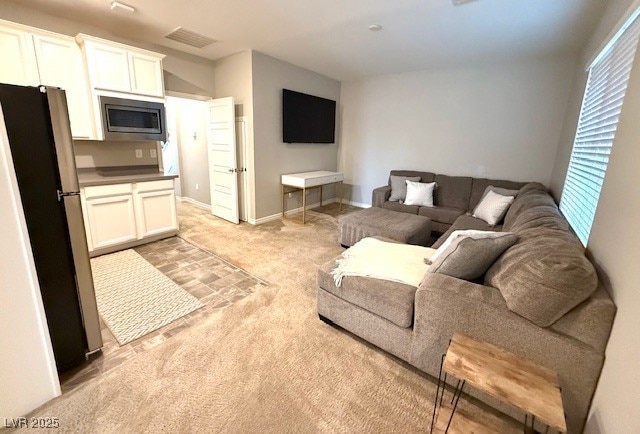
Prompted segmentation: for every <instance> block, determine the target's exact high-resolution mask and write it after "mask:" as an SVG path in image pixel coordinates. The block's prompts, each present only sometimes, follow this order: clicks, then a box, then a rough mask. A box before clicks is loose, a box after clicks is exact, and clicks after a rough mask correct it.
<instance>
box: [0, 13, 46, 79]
mask: <svg viewBox="0 0 640 434" xmlns="http://www.w3.org/2000/svg"><path fill="white" fill-rule="evenodd" d="M0 58H1V59H2V66H1V67H0V83H9V84H17V85H22V86H36V85H38V84H39V81H40V78H39V77H38V65H37V63H36V54H35V52H34V50H33V39H32V37H31V34H30V33H29V32H27V31H25V30H23V29H20V28H18V27H14V26H12V25H11V24H10V23H8V22H6V21H0Z"/></svg>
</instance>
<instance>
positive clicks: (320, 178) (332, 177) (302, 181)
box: [280, 170, 344, 224]
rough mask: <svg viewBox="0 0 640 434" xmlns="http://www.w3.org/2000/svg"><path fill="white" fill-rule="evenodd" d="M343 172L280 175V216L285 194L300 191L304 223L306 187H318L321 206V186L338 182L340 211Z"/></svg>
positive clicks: (324, 171) (283, 207) (283, 210)
mask: <svg viewBox="0 0 640 434" xmlns="http://www.w3.org/2000/svg"><path fill="white" fill-rule="evenodd" d="M343 181H344V174H342V173H340V172H329V171H326V170H318V171H315V172H302V173H291V174H288V175H282V177H281V180H280V184H281V187H280V189H281V192H282V218H285V211H286V210H285V195H286V194H288V193H292V192H295V191H301V192H302V224H304V223H305V211H306V208H307V189H311V188H320V206H322V187H323V186H325V185H329V184H339V185H338V187H337V188H338V190H339V195H338V200H339V201H340V211H342V182H343Z"/></svg>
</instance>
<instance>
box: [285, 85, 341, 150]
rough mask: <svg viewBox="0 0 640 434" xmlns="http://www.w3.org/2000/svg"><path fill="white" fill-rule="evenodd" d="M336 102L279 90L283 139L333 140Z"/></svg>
mask: <svg viewBox="0 0 640 434" xmlns="http://www.w3.org/2000/svg"><path fill="white" fill-rule="evenodd" d="M335 136H336V102H335V101H332V100H330V99H326V98H320V97H317V96H313V95H307V94H305V93H300V92H294V91H293V90H289V89H282V141H283V142H285V143H335Z"/></svg>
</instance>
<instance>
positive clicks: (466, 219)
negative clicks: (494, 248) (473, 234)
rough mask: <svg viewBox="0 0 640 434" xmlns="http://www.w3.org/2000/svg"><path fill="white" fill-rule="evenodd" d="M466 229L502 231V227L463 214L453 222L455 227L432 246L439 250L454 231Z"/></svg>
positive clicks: (452, 226)
mask: <svg viewBox="0 0 640 434" xmlns="http://www.w3.org/2000/svg"><path fill="white" fill-rule="evenodd" d="M465 229H475V230H477V231H501V230H502V226H489V224H488V223H487V222H485V221H484V220H481V219H479V218H475V217H473V216H470V215H468V214H463V215H461V216H460V217H458V218H457V219H456V221H455V222H453V225H451V227H450V228H449V229H448V230H447V231H446V232H445V233H444V234H443V235H441V236H440V238H438V240H437V241H436V242H435V243H434V244H433V245H432V246H431V247H432V248H434V249H437V248H438V247H440V246H441V245H442V243H444V242H445V240H446V239H447V238H449V235H451V234H452V233H453V231H459V230H465Z"/></svg>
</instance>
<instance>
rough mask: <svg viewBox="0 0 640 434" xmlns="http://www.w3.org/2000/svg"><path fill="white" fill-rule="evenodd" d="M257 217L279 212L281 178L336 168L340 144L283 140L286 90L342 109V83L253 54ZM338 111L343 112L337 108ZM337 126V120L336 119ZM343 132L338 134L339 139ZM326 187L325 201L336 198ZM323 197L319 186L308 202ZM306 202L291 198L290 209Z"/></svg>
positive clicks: (268, 57)
mask: <svg viewBox="0 0 640 434" xmlns="http://www.w3.org/2000/svg"><path fill="white" fill-rule="evenodd" d="M252 66H253V67H252V71H253V77H252V80H253V123H254V126H253V133H254V164H255V207H256V208H255V211H256V212H255V216H256V219H260V218H264V217H269V216H272V215H274V214H278V213H280V212H281V208H282V202H281V195H280V176H281V175H282V174H286V173H297V172H308V171H314V170H330V171H335V170H337V159H338V144H337V143H334V144H303V143H294V144H288V143H284V142H283V141H282V89H283V88H286V89H291V90H295V91H297V92H303V93H307V94H311V95H315V96H319V97H322V98H328V99H332V100H334V101H336V102H337V107H338V108H339V107H340V82H338V81H336V80H333V79H331V78H328V77H325V76H323V75H320V74H317V73H315V72H312V71H309V70H307V69H304V68H300V67H298V66H295V65H292V64H290V63H287V62H283V61H281V60H278V59H275V58H273V57H270V56H267V55H265V54H262V53H259V52H256V51H253V52H252ZM337 111H339V110H337ZM337 124H338V126H337V128H338V129H339V122H337ZM338 138H339V136H338V134H337V133H336V140H338ZM334 195H335V193H334V189H333V188H327V189H326V191H325V193H324V199H328V198H331V197H334ZM318 201H319V195H318V191H317V189H316V190H314V191H312V192H310V194H309V195H308V200H307V203H309V204H312V203H316V202H318ZM300 206H302V201H301V196H300V194H294V197H292V198H291V199H289V198H287V209H293V208H297V207H300Z"/></svg>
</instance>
